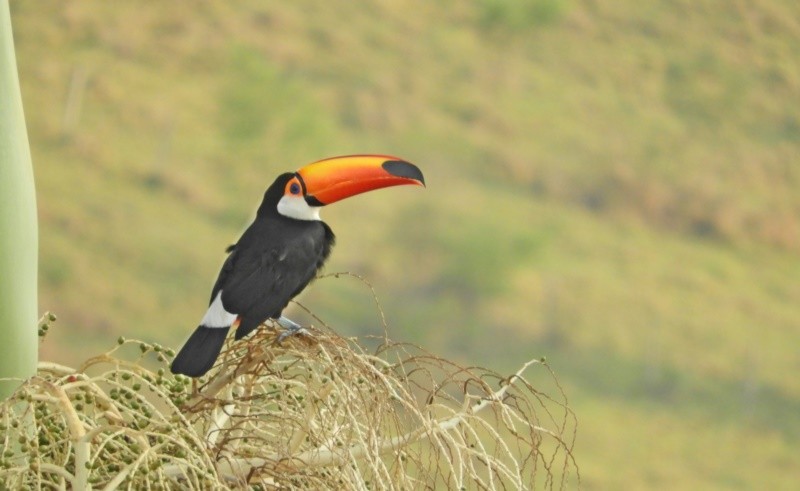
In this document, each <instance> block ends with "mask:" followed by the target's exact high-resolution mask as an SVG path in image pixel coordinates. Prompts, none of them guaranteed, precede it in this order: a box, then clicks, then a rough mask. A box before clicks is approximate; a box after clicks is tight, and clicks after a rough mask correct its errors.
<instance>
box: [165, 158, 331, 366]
mask: <svg viewBox="0 0 800 491" xmlns="http://www.w3.org/2000/svg"><path fill="white" fill-rule="evenodd" d="M293 176H294V174H292V173H287V174H282V175H281V176H280V177H278V179H276V181H275V182H274V183H273V184H272V185H271V186H270V187H269V189H267V191H266V193H264V200H263V202H262V204H261V206H260V207H259V209H258V212H257V214H256V218H255V220H254V221H253V223H252V224H251V225H250V226H249V227H248V228H247V229H246V230H245V231H244V233H243V234H242V236H241V238H240V239H239V240H238V241H237V242H236V244H234V245H232V246H230V247H229V248H228V249H227V250H228V257H227V259H226V260H225V263H224V264H223V265H222V269H221V270H220V272H219V276H218V277H217V281H216V282H215V283H214V287H213V289H212V290H211V298H210V300H209V305H211V304H212V303H213V302H214V299H215V298H216V297H217V294H218V293H219V292H220V291H221V292H222V306H223V307H224V309H225V311H226V312H231V313H236V314H237V315H238V317H239V326H238V328H237V329H236V333H235V338H236V339H241V338H242V337H244V336H246V335H247V334H249V333H250V332H251V331H253V330H254V329H255V328H256V327H258V326H259V325H260V324H261V323H263V322H264V321H266V320H267V319H277V318H278V317H280V315H281V312H283V309H285V308H286V306H287V305H288V304H289V301H290V300H291V299H292V298H294V297H295V296H297V295H298V294H299V293H300V292H301V291H303V289H304V288H305V287H306V285H308V284H309V283H310V282H311V280H313V279H314V277H315V276H316V274H317V271H318V270H319V269H320V268H321V267H322V265H323V264H324V263H325V260H326V259H327V258H328V256H329V255H330V252H331V248H332V247H333V244H334V241H335V236H334V234H333V231H332V230H331V229H330V227H328V225H327V224H325V223H324V222H322V221H320V220H298V219H294V218H289V217H286V216H284V215H281V214H280V213H279V212H278V210H277V204H278V201H280V199H281V198H282V197H283V194H284V188H285V186H286V184H287V183H288V182H289V180H291V179H292V178H293ZM228 329H229V327H228V328H225V327H208V326H203V325H201V326H198V328H197V329H196V330H195V332H194V333H193V334H192V336H191V337H190V338H189V340H187V342H186V343H185V344H184V346H183V348H182V349H181V351H180V352H179V353H178V355H177V356H176V357H175V360H174V361H173V362H172V367H171V368H172V372H173V373H182V374H184V375H189V376H192V377H197V376H200V375H202V374H204V373H205V372H207V371H208V370H209V369H210V368H211V367H212V366H213V364H214V361H215V360H216V358H217V356H218V355H219V352H220V350H221V349H222V345H223V343H224V342H225V336H226V334H227V332H228Z"/></svg>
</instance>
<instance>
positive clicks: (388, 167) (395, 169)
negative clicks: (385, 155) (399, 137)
mask: <svg viewBox="0 0 800 491" xmlns="http://www.w3.org/2000/svg"><path fill="white" fill-rule="evenodd" d="M381 167H383V170H385V171H386V172H388V173H389V174H391V175H393V176H397V177H405V178H407V179H414V180H415V181H419V182H420V183H422V185H423V186H424V185H425V177H424V176H423V175H422V171H421V170H419V167H417V166H416V165H414V164H412V163H410V162H406V161H404V160H387V161H386V162H384V163H383V164H381Z"/></svg>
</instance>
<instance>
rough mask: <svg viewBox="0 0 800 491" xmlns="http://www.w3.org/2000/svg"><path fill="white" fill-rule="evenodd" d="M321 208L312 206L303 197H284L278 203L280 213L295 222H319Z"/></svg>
mask: <svg viewBox="0 0 800 491" xmlns="http://www.w3.org/2000/svg"><path fill="white" fill-rule="evenodd" d="M319 208H320V207H319V206H310V205H309V204H308V203H306V200H305V199H304V198H303V197H302V196H291V195H288V194H287V195H284V197H283V198H281V200H280V201H278V213H280V214H281V215H283V216H285V217H289V218H294V219H295V220H319V219H320V218H319Z"/></svg>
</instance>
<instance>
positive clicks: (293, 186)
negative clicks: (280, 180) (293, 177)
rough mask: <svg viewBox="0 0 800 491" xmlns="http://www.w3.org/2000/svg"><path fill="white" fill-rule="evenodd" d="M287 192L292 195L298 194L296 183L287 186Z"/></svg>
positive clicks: (298, 187) (298, 186) (298, 185)
mask: <svg viewBox="0 0 800 491" xmlns="http://www.w3.org/2000/svg"><path fill="white" fill-rule="evenodd" d="M289 192H290V193H292V194H300V184H298V183H296V182H293V183H291V184H289Z"/></svg>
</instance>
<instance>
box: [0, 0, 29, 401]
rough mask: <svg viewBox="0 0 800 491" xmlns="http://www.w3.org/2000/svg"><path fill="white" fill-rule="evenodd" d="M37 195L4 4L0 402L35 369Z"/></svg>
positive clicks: (2, 2) (0, 5)
mask: <svg viewBox="0 0 800 491" xmlns="http://www.w3.org/2000/svg"><path fill="white" fill-rule="evenodd" d="M37 259H38V232H37V228H36V192H35V189H34V186H33V166H32V164H31V153H30V147H29V146H28V134H27V130H26V128H25V117H24V114H23V111H22V97H21V94H20V89H19V79H18V77H17V61H16V57H15V56H14V39H13V37H12V35H11V12H10V8H9V4H8V0H0V379H2V380H0V399H5V398H6V397H7V396H8V395H9V394H10V393H11V392H12V391H13V390H14V389H15V388H16V387H17V386H18V385H19V381H21V380H23V379H27V378H29V377H30V376H32V375H33V374H34V373H35V371H36V363H37V358H38V339H37V320H38V313H37V311H38V306H37Z"/></svg>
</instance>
